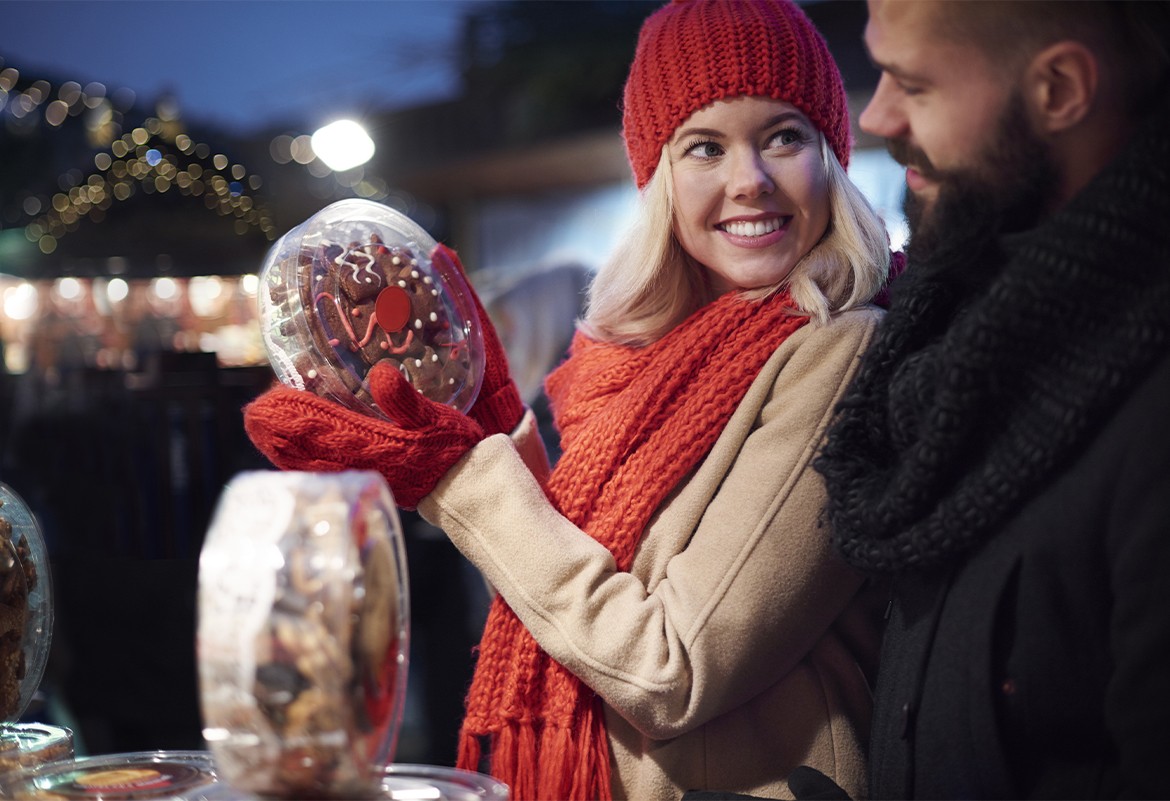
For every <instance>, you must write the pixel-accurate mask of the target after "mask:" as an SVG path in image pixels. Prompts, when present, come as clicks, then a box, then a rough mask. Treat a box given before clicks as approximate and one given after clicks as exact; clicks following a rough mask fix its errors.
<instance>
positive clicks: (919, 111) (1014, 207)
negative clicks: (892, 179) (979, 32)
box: [860, 0, 1055, 252]
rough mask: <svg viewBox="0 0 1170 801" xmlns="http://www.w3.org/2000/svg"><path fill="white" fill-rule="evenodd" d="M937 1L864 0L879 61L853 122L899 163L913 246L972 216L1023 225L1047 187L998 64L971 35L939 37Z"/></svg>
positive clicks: (1016, 98) (1039, 148) (1046, 173)
mask: <svg viewBox="0 0 1170 801" xmlns="http://www.w3.org/2000/svg"><path fill="white" fill-rule="evenodd" d="M946 5H947V4H946V3H945V2H944V3H941V4H939V3H937V2H933V1H927V0H870V2H869V22H868V24H867V25H866V30H865V42H866V46H867V48H868V49H869V52H870V56H871V58H873V60H874V63H876V64H877V65H878V66H879V67H880V68H881V70H882V75H881V79H880V82H879V84H878V88H877V90H876V92H875V93H874V96H873V98H872V100H871V101H870V103H869V105H868V106H867V107H866V108H865V110H864V111H863V112H862V114H861V118H860V123H861V127H862V128H863V129H865V130H866V131H868V132H870V133H872V134H875V135H878V136H882V137H885V139H886V141H887V145H888V147H889V150H890V153H891V155H892V156H893V157H894V159H895V160H896V161H898V162H899V163H900V164H902V165H904V166H905V167H906V188H907V197H906V216H907V220H908V222H909V224H910V230H911V235H912V238H913V240H914V242H915V245H916V246H917V247H915V249H916V250H918V251H919V252H922V251H923V250H930V249H931V248H929V247H925V246H926V245H927V244H928V243H935V242H937V240H938V238H940V237H943V236H946V235H947V232H948V231H951V230H953V228H954V227H955V226H964V225H966V226H970V225H971V224H973V223H975V222H976V220H978V222H979V224H981V225H990V226H992V230H993V231H996V232H998V231H1005V230H1021V229H1025V228H1028V227H1031V226H1032V225H1034V224H1035V223H1036V221H1037V220H1038V219H1039V216H1040V215H1041V213H1042V212H1043V210H1044V209H1045V208H1046V207H1047V206H1048V204H1049V201H1050V200H1051V197H1052V194H1053V193H1054V191H1055V186H1054V183H1055V178H1054V175H1055V166H1054V164H1053V161H1052V158H1051V156H1050V154H1049V151H1048V147H1047V146H1046V145H1045V143H1044V142H1043V141H1042V140H1041V139H1040V138H1039V137H1038V136H1037V135H1036V133H1035V132H1034V130H1033V128H1032V126H1031V124H1030V122H1029V120H1028V116H1027V111H1026V108H1025V106H1024V102H1023V100H1022V98H1021V96H1020V94H1019V92H1018V90H1017V88H1016V87H1015V86H1013V84H1012V82H1011V81H1010V80H1009V79H1008V78H1007V77H1006V74H1007V73H1006V71H1005V70H1003V69H1002V68H999V69H997V68H996V65H992V64H991V63H990V61H989V60H988V57H987V56H986V54H985V53H984V52H983V51H982V50H980V49H979V48H977V47H976V46H975V45H974V44H971V43H956V42H954V41H951V40H948V39H945V38H943V37H942V36H940V35H939V34H938V32H937V30H936V23H935V20H936V16H935V15H939V14H946V13H948V11H947V8H946Z"/></svg>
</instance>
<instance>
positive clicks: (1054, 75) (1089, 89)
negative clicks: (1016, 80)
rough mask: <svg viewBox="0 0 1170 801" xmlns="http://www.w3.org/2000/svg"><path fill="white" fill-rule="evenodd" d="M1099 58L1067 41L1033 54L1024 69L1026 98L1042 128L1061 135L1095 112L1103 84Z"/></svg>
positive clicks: (1084, 47)
mask: <svg viewBox="0 0 1170 801" xmlns="http://www.w3.org/2000/svg"><path fill="white" fill-rule="evenodd" d="M1100 78H1101V76H1100V73H1099V67H1098V62H1097V57H1096V55H1094V53H1093V51H1092V50H1090V49H1089V48H1088V47H1086V46H1085V45H1083V44H1081V43H1080V42H1077V41H1073V40H1064V41H1060V42H1056V43H1055V44H1051V45H1049V46H1048V47H1046V48H1044V49H1043V50H1041V51H1040V52H1038V53H1037V54H1036V55H1035V56H1033V58H1032V61H1031V63H1030V64H1029V65H1028V69H1027V71H1026V72H1025V98H1026V99H1027V102H1028V105H1029V106H1030V110H1031V113H1032V115H1033V119H1034V120H1035V122H1036V124H1037V126H1038V128H1039V130H1040V131H1041V132H1043V133H1046V134H1058V133H1061V132H1063V131H1066V130H1068V129H1069V128H1072V127H1074V126H1076V125H1077V124H1078V123H1080V122H1081V121H1082V120H1083V119H1084V118H1085V117H1087V116H1088V115H1089V113H1090V112H1091V111H1092V108H1093V104H1094V103H1095V102H1096V100H1097V91H1098V88H1099V86H1100Z"/></svg>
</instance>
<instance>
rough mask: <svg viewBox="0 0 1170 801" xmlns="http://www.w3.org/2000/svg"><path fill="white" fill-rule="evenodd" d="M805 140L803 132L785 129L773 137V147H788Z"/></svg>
mask: <svg viewBox="0 0 1170 801" xmlns="http://www.w3.org/2000/svg"><path fill="white" fill-rule="evenodd" d="M804 138H805V137H804V133H803V132H801V131H798V130H797V129H795V128H785V129H784V130H783V131H777V132H776V135H775V136H773V137H772V145H773V146H774V147H788V146H789V145H795V144H797V143H798V142H802V141H804Z"/></svg>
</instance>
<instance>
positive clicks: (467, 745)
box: [455, 728, 483, 773]
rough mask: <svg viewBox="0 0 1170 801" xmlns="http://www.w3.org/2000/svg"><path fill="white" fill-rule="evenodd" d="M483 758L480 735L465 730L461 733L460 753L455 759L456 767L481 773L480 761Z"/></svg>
mask: <svg viewBox="0 0 1170 801" xmlns="http://www.w3.org/2000/svg"><path fill="white" fill-rule="evenodd" d="M482 758H483V749H482V748H481V747H480V744H479V737H478V735H476V734H473V733H472V732H469V731H468V730H467V729H466V728H465V729H464V730H463V731H461V732H460V733H459V752H458V754H457V755H456V757H455V767H457V768H459V769H460V770H470V771H472V772H473V773H479V771H480V766H479V761H480V760H481V759H482Z"/></svg>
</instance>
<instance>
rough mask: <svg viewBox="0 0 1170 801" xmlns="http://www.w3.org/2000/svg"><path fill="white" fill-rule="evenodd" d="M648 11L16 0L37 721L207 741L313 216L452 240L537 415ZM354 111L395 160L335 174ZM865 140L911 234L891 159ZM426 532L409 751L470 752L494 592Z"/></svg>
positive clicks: (197, 743)
mask: <svg viewBox="0 0 1170 801" xmlns="http://www.w3.org/2000/svg"><path fill="white" fill-rule="evenodd" d="M657 5H658V2H657V0H651V2H632V1H631V0H616V1H614V2H609V1H606V0H576V2H534V1H533V0H520V1H519V2H514V1H511V0H505V1H503V2H488V1H487V0H483V1H480V2H476V1H475V0H438V1H437V2H436V1H435V0H418V1H414V0H398V1H397V2H356V3H351V2H330V3H324V2H300V3H277V2H259V1H258V0H245V1H244V2H237V3H223V2H182V3H179V2H175V3H142V2H129V1H127V0H116V1H115V0H107V1H106V2H68V3H66V2H12V0H7V1H6V2H5V3H3V4H2V5H0V13H2V14H3V15H4V20H5V23H4V26H3V28H2V29H0V346H2V347H3V354H2V358H3V367H4V369H3V370H2V371H0V480H3V481H5V482H6V483H8V484H9V485H11V486H13V487H14V488H16V489H17V490H18V491H19V492H20V493H21V494H22V495H23V496H24V498H25V499H26V500H27V501H28V502H29V503H30V505H31V506H32V507H33V509H34V511H35V512H36V514H37V515H38V517H39V519H40V520H41V524H42V527H43V529H44V532H45V536H46V540H47V543H48V547H49V551H50V556H51V562H52V567H53V577H54V581H55V587H56V598H57V610H58V620H57V633H56V636H55V638H54V650H53V654H52V657H51V659H50V663H49V667H48V670H47V673H46V679H45V682H44V693H43V698H42V699H41V700H42V703H41V705H40V706H38V707H35V708H34V709H33V710H31V711H30V715H32V716H39V717H40V718H41V719H46V718H48V719H55V720H56V721H58V722H62V723H64V724H66V725H71V726H74V727H75V728H76V730H77V735H78V737H77V743H78V749H79V753H87V752H88V753H112V752H125V751H135V750H143V749H154V748H172V749H183V748H198V747H201V745H202V742H201V735H200V723H199V710H198V699H197V697H196V686H195V678H194V675H195V660H194V637H193V632H194V596H195V578H196V571H197V558H198V553H199V549H200V546H201V544H202V539H203V534H204V532H205V531H206V527H207V524H208V521H209V519H210V517H211V514H212V511H213V509H214V505H215V502H216V500H217V498H218V496H219V493H220V491H221V490H222V488H223V486H224V484H225V483H226V482H227V480H228V479H229V478H230V477H231V476H232V475H235V474H236V473H238V472H239V471H241V470H247V469H259V468H264V467H266V465H265V464H264V462H263V460H262V459H261V457H260V456H259V455H258V454H257V453H256V452H255V450H254V449H253V448H252V447H251V445H250V444H249V443H248V442H247V439H246V437H245V436H244V434H243V430H242V424H241V418H240V408H241V407H242V406H243V405H244V404H245V403H246V402H247V401H248V400H249V399H250V398H252V397H254V396H255V395H256V394H257V393H259V392H261V391H263V390H264V389H265V388H266V387H267V386H269V385H270V384H271V382H272V380H273V374H272V371H271V369H270V368H269V367H268V365H267V363H266V361H265V358H264V353H263V349H262V346H261V343H260V338H259V331H258V326H257V323H256V297H255V296H256V291H257V286H256V284H257V281H256V270H257V269H258V268H259V267H260V264H261V262H262V260H263V258H264V254H265V253H266V251H267V249H268V247H269V246H270V245H271V244H272V242H273V241H274V240H275V239H276V238H278V237H279V236H280V235H281V234H282V233H283V232H285V231H287V230H288V229H289V228H292V227H293V226H295V225H297V224H299V223H300V222H302V221H303V220H304V219H306V218H307V217H309V216H311V215H312V214H313V213H314V212H316V211H317V210H319V209H321V208H323V207H324V206H326V205H328V204H329V203H331V202H333V201H335V200H339V199H342V198H346V197H362V198H368V199H371V200H375V201H378V202H381V203H385V204H387V205H390V206H392V207H394V208H397V209H399V210H400V211H402V212H404V213H406V214H408V215H409V216H411V217H412V218H414V219H415V220H416V221H417V222H419V224H421V225H422V226H423V227H424V228H426V229H427V230H428V231H429V232H430V233H431V234H432V235H433V236H434V237H435V238H436V239H438V240H439V241H444V242H446V243H448V244H450V245H452V246H453V247H455V248H456V249H457V250H458V251H459V252H460V254H461V256H462V257H463V259H464V261H465V263H466V264H467V266H468V267H469V269H470V270H471V271H472V274H471V277H472V280H473V283H475V285H476V287H477V289H478V290H479V291H480V293H481V294H482V295H483V296H484V297H485V299H486V300H487V302H488V305H489V308H490V309H491V310H492V314H493V316H494V317H495V319H496V323H497V325H498V326H499V327H500V329H501V332H502V333H503V335H504V336H505V339H506V341H507V342H508V347H509V355H510V359H511V360H512V361H513V363H514V365H515V369H516V372H517V375H518V378H519V379H520V383H521V384H522V389H523V391H524V393H525V395H526V399H527V400H528V401H529V402H530V403H532V404H533V405H534V407H536V408H538V409H541V408H543V404H542V397H541V394H540V378H541V377H542V376H543V374H544V373H545V372H546V371H547V370H548V369H549V368H550V367H551V366H552V364H554V363H555V361H556V360H557V359H558V358H559V357H560V355H561V352H562V350H563V347H564V345H565V344H566V343H567V339H568V336H569V335H570V333H571V330H572V322H573V318H574V317H575V315H576V314H577V313H578V311H579V308H580V301H581V291H582V289H583V287H584V284H585V281H587V278H588V274H589V272H590V271H591V270H592V269H595V268H596V267H597V266H598V265H599V263H600V262H601V261H602V260H603V259H604V258H605V256H606V255H607V253H608V251H609V248H610V247H611V246H612V243H613V242H614V240H615V238H616V237H617V236H618V235H619V233H620V231H621V227H622V224H623V222H624V220H625V217H626V215H627V213H628V211H629V209H630V208H631V206H632V204H633V202H634V190H633V187H632V184H631V183H630V180H629V177H628V167H627V164H626V161H625V155H624V151H623V149H622V144H621V139H620V109H619V101H620V96H621V87H622V81H623V80H624V76H625V72H626V69H627V66H628V60H629V58H630V54H631V53H632V52H633V45H634V41H635V38H636V35H637V30H638V26H639V25H640V23H641V21H642V19H643V18H644V17H645V16H646V14H647V13H649V11H650V10H652V9H653V8H655V7H656V6H657ZM806 8H807V9H808V11H809V13H810V15H812V16H813V17H814V20H815V21H816V23H817V24H818V26H819V27H820V28H821V30H822V31H823V32H824V33H825V35H826V38H828V39H829V42H830V46H831V47H832V48H833V50H834V52H835V54H836V55H837V57H838V59H839V61H840V63H841V65H842V70H843V73H844V75H845V79H846V84H847V87H848V89H849V91H850V97H851V104H852V105H853V107H854V119H856V113H857V110H859V109H860V108H861V106H862V105H863V104H864V101H865V99H866V98H867V97H868V95H869V93H870V91H871V90H872V87H873V85H874V82H875V79H876V75H875V73H874V72H873V70H872V68H871V67H870V65H869V64H868V62H867V60H866V58H865V55H864V52H863V51H862V49H861V45H860V42H861V31H862V28H863V26H864V19H865V9H864V4H863V3H860V2H852V1H851V2H834V3H810V4H807V5H806ZM109 54H113V55H114V56H120V58H114V59H113V60H109V59H107V55H109ZM340 118H348V119H351V120H355V121H358V122H359V123H360V124H361V125H362V126H363V127H364V128H365V130H366V131H368V132H369V135H370V137H371V138H372V140H373V143H374V145H375V149H374V153H373V156H372V158H371V159H370V160H369V161H367V162H366V163H364V164H362V165H359V166H357V167H352V168H348V169H343V170H334V169H330V168H329V167H327V166H326V165H325V163H324V161H323V160H322V159H321V158H318V156H317V154H315V153H314V151H313V148H312V147H311V145H310V138H311V135H312V133H313V132H314V131H315V130H317V129H318V128H319V127H320V126H322V125H324V124H326V123H328V122H330V121H333V120H336V119H340ZM858 148H859V149H858V153H857V155H856V156H855V157H854V166H853V167H852V173H853V174H854V177H855V179H856V180H858V181H859V183H861V184H862V186H863V189H865V190H866V191H867V193H868V194H869V195H870V197H871V200H873V201H874V203H875V205H877V206H878V207H879V210H880V211H882V212H883V213H885V214H886V216H887V219H888V222H889V224H890V228H891V236H892V238H893V239H894V241H895V244H897V242H898V240H899V237H900V236H901V235H902V233H901V232H902V227H901V226H902V224H901V222H900V217H899V215H898V212H897V207H898V205H899V204H900V196H899V186H900V175H899V174H898V172H897V169H896V167H894V168H892V169H891V167H892V165H891V163H890V162H889V160H888V157H886V156H885V154H884V151H883V150H881V149H880V148H879V147H877V146H876V143H873V142H869V141H866V140H865V138H864V136H861V135H860V134H859V136H858ZM548 436H549V444H550V446H551V447H552V448H553V449H554V450H555V446H556V442H555V434H554V433H553V432H552V431H551V429H548ZM406 523H407V527H408V537H407V541H408V555H409V561H410V570H411V584H412V598H413V605H412V610H413V611H412V615H413V619H412V631H413V632H414V634H415V642H414V646H413V648H412V655H411V660H412V661H411V676H410V688H411V701H410V702H409V703H408V708H407V721H406V724H405V726H404V731H403V734H402V737H401V739H400V745H399V757H400V758H402V759H404V760H406V761H414V762H430V763H433V764H451V763H452V762H453V758H454V745H453V743H454V736H455V727H456V726H457V724H458V720H459V715H460V708H461V702H462V693H463V688H464V686H465V683H466V681H467V677H468V676H469V675H470V666H471V659H472V653H471V648H472V646H473V644H474V642H475V639H476V636H477V633H478V628H479V626H480V625H481V619H482V614H483V611H484V604H485V601H486V598H485V596H484V592H483V585H482V582H480V581H479V580H478V577H477V576H475V575H474V573H473V571H472V570H471V569H470V567H469V566H468V565H467V563H466V562H465V561H463V560H462V558H461V557H460V556H459V555H458V554H457V552H455V551H454V549H453V548H452V547H451V546H450V545H449V544H448V543H447V541H446V539H445V538H444V537H443V535H442V534H441V532H436V531H433V530H430V529H429V528H428V527H427V526H426V525H425V524H424V523H422V522H421V521H420V520H418V519H417V518H413V517H411V516H407V518H406Z"/></svg>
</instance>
